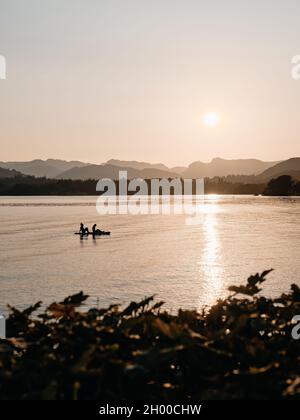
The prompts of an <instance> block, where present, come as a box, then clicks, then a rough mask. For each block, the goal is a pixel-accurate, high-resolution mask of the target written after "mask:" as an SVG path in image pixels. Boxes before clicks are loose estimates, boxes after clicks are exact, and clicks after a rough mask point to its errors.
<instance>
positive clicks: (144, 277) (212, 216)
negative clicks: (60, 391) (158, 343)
mask: <svg viewBox="0 0 300 420" xmlns="http://www.w3.org/2000/svg"><path fill="white" fill-rule="evenodd" d="M95 201H96V198H93V197H68V198H66V197H52V198H49V197H47V198H46V197H45V198H44V197H36V198H24V197H19V198H14V197H9V198H6V197H3V198H0V220H1V232H0V311H5V308H6V305H7V304H8V303H9V304H11V305H15V306H17V307H18V308H20V309H22V308H24V307H26V306H28V305H29V304H32V303H34V302H36V301H39V300H42V301H43V302H44V303H45V304H48V303H50V302H52V301H59V300H62V299H63V298H65V297H66V296H68V295H70V294H73V293H77V292H79V291H81V290H84V291H85V292H86V293H88V294H89V295H90V296H91V298H90V300H89V305H95V304H97V302H98V303H99V304H100V305H109V304H111V303H128V302H129V301H131V300H137V299H141V298H143V297H145V296H149V295H152V294H157V296H158V298H159V299H162V300H165V301H166V306H167V307H168V308H169V309H172V310H176V309H178V308H179V307H184V308H200V307H202V306H203V305H205V304H207V305H210V304H212V303H214V302H215V301H216V299H218V298H219V297H222V296H226V294H227V288H228V286H229V285H232V284H242V283H244V282H245V279H246V278H247V277H248V276H249V275H250V274H251V273H256V272H257V271H263V270H265V269H269V268H274V269H275V272H274V273H272V274H271V275H270V277H269V281H268V282H267V283H266V285H265V292H266V294H268V295H271V296H274V295H278V294H279V293H280V292H282V291H286V290H287V289H288V288H289V285H290V284H291V283H292V282H295V283H298V284H299V280H300V279H299V274H300V258H299V256H300V224H299V220H300V217H299V216H300V200H299V199H297V198H264V197H240V196H234V197H231V196H218V197H213V196H212V197H209V196H208V197H207V198H206V199H205V204H204V205H203V213H202V215H201V217H200V218H199V221H198V222H199V223H198V224H192V225H191V224H186V218H185V216H182V215H180V216H178V215H177V216H174V215H169V216H104V217H103V216H102V217H101V216H99V215H98V214H97V212H96V208H95ZM81 221H82V222H84V223H86V224H88V225H92V224H93V223H97V224H98V226H99V227H101V228H103V229H106V230H110V231H112V237H111V238H99V239H97V240H93V239H92V238H89V239H85V240H80V239H79V237H76V236H74V234H73V233H74V232H75V231H76V230H77V229H78V226H79V223H80V222H81Z"/></svg>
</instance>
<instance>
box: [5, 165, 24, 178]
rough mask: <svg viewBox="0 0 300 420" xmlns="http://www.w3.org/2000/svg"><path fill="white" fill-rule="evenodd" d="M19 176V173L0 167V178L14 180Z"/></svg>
mask: <svg viewBox="0 0 300 420" xmlns="http://www.w3.org/2000/svg"><path fill="white" fill-rule="evenodd" d="M21 175H22V174H21V173H20V172H17V171H14V170H10V169H5V168H1V167H0V178H15V177H16V176H21Z"/></svg>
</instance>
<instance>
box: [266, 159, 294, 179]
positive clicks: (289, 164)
mask: <svg viewBox="0 0 300 420" xmlns="http://www.w3.org/2000/svg"><path fill="white" fill-rule="evenodd" d="M299 174H300V157H295V158H291V159H288V160H285V161H283V162H280V163H278V164H276V165H274V166H272V167H271V168H268V169H267V170H265V171H264V172H263V173H261V174H259V176H258V178H259V179H260V180H262V181H269V180H271V179H272V178H277V177H279V176H281V175H291V176H292V177H294V178H296V179H299Z"/></svg>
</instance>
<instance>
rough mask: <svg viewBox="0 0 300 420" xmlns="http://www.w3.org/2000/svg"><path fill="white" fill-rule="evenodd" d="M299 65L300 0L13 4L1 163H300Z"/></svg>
mask: <svg viewBox="0 0 300 420" xmlns="http://www.w3.org/2000/svg"><path fill="white" fill-rule="evenodd" d="M297 54H300V1H299V0H251V1H250V0H249V1H242V0H226V1H225V0H210V1H204V0H180V1H179V0H42V1H41V0H26V1H25V0H0V55H4V56H5V57H6V59H7V80H5V81H3V80H0V130H1V151H0V160H29V159H32V158H48V157H56V158H65V159H80V160H84V161H90V162H103V161H105V160H107V159H109V158H121V159H137V160H148V161H153V162H161V161H162V162H164V163H167V164H170V165H177V164H187V163H190V162H191V161H194V160H204V161H207V160H210V159H211V158H213V157H216V156H221V157H225V158H237V157H239V158H240V157H241V158H245V157H257V158H261V159H268V160H275V159H284V158H288V157H291V156H296V155H297V156H300V118H299V115H300V112H299V111H300V81H298V82H297V81H294V80H293V79H292V77H291V67H292V66H291V59H292V57H293V56H294V55H297ZM210 111H215V112H218V113H219V114H220V116H221V124H220V125H219V126H218V127H215V128H208V127H205V126H203V124H202V116H203V114H205V113H206V112H210Z"/></svg>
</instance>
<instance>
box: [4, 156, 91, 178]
mask: <svg viewBox="0 0 300 420" xmlns="http://www.w3.org/2000/svg"><path fill="white" fill-rule="evenodd" d="M85 165H87V163H83V162H78V161H71V162H68V161H65V160H58V159H48V160H41V159H36V160H32V161H29V162H0V167H2V168H5V169H14V170H16V171H19V172H21V173H22V174H24V175H30V176H35V177H46V178H55V177H56V176H57V175H59V174H60V173H61V172H64V171H67V170H68V169H71V168H73V167H75V166H77V167H80V166H85Z"/></svg>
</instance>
